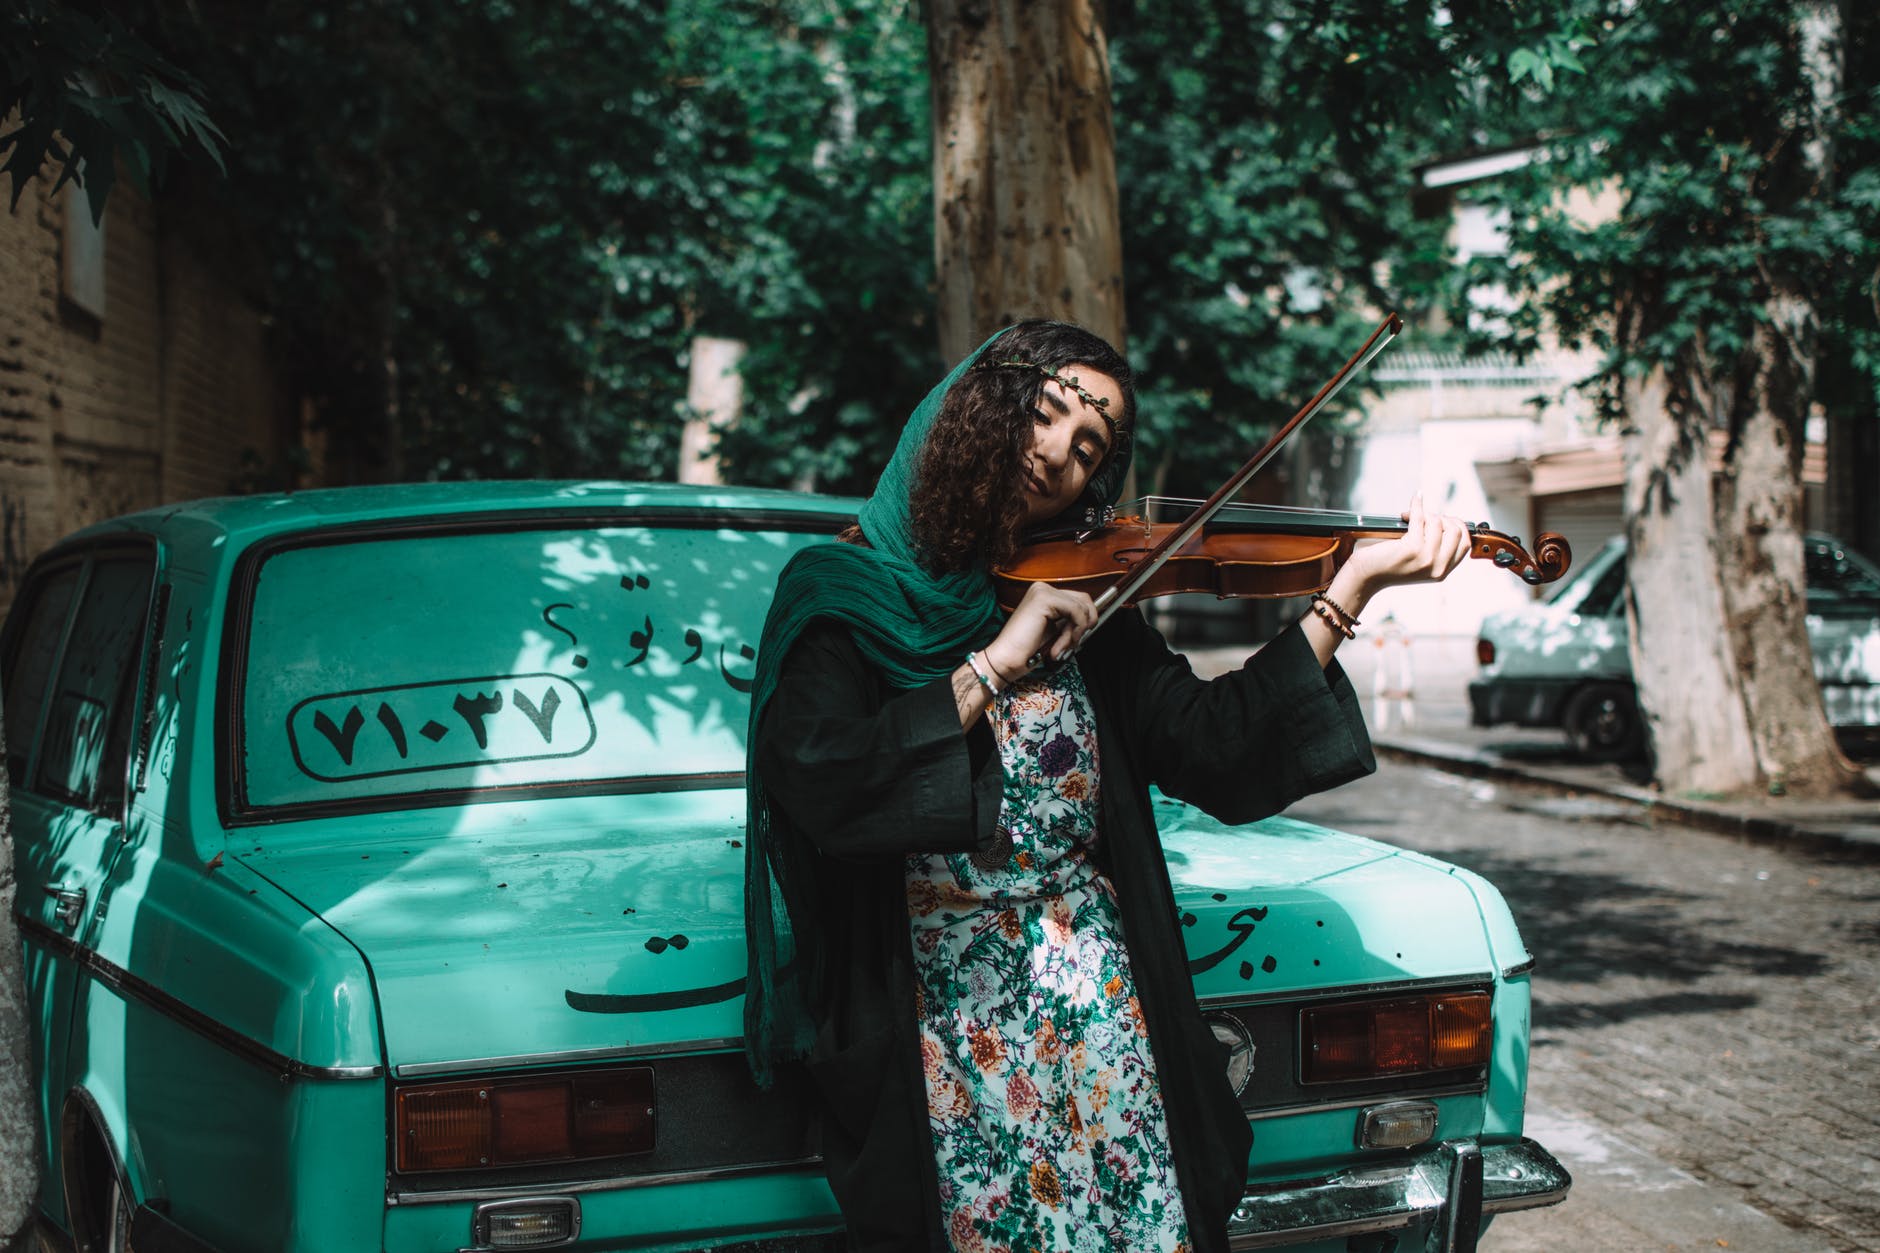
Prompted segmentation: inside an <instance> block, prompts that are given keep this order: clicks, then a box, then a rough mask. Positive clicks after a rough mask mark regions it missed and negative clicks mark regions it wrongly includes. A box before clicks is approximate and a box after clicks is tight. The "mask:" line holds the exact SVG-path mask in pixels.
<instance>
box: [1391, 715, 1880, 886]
mask: <svg viewBox="0 0 1880 1253" xmlns="http://www.w3.org/2000/svg"><path fill="white" fill-rule="evenodd" d="M1372 748H1373V749H1375V750H1376V752H1377V754H1378V755H1379V756H1381V757H1390V758H1393V759H1395V760H1399V761H1407V762H1414V763H1416V764H1418V765H1426V766H1434V767H1436V768H1437V769H1440V770H1445V771H1448V772H1450V773H1452V774H1464V775H1469V776H1471V777H1474V778H1482V779H1498V780H1503V781H1507V782H1513V783H1525V784H1529V785H1532V786H1535V787H1543V788H1548V789H1551V790H1553V791H1556V792H1568V793H1581V794H1588V795H1594V796H1605V797H1610V798H1612V799H1614V800H1622V801H1629V802H1631V803H1632V804H1635V805H1637V806H1639V807H1640V809H1641V810H1643V817H1644V818H1645V820H1646V821H1647V822H1652V821H1656V820H1659V819H1667V820H1670V821H1672V822H1678V823H1682V824H1684V825H1685V826H1690V827H1696V828H1699V829H1700V830H1705V831H1712V832H1715V833H1717V834H1719V835H1729V836H1735V837H1736V838H1738V839H1740V840H1743V841H1745V842H1747V843H1751V844H1768V845H1773V846H1778V847H1781V848H1787V849H1805V850H1807V851H1810V852H1816V853H1826V854H1832V855H1835V856H1838V857H1843V858H1849V859H1853V860H1859V861H1880V806H1875V807H1874V818H1873V820H1872V821H1871V822H1867V823H1863V824H1862V825H1864V826H1868V827H1870V828H1871V830H1872V834H1866V833H1863V832H1855V831H1847V830H1842V829H1840V828H1839V827H1837V826H1835V825H1831V824H1830V825H1822V824H1819V823H1810V822H1808V821H1807V820H1806V819H1801V820H1797V819H1789V818H1775V817H1770V816H1768V815H1766V814H1754V813H1747V812H1744V811H1743V810H1741V809H1733V808H1730V807H1728V806H1723V805H1711V804H1704V803H1702V802H1694V801H1680V800H1673V799H1671V798H1668V797H1664V796H1660V795H1659V794H1658V793H1656V792H1653V791H1651V790H1649V789H1647V788H1641V787H1634V786H1632V785H1630V784H1622V783H1609V784H1601V783H1596V782H1588V781H1586V780H1583V779H1568V778H1561V777H1559V776H1557V775H1553V774H1549V773H1545V772H1542V771H1537V770H1532V769H1529V768H1526V767H1523V766H1517V765H1513V764H1511V763H1509V762H1508V761H1506V760H1505V759H1503V758H1501V757H1499V756H1496V755H1495V754H1492V753H1480V752H1476V751H1474V750H1471V749H1454V750H1446V749H1443V748H1440V747H1437V746H1435V745H1431V744H1404V743H1399V742H1396V741H1391V740H1376V741H1373V743H1372Z"/></svg>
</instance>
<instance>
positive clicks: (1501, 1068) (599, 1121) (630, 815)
mask: <svg viewBox="0 0 1880 1253" xmlns="http://www.w3.org/2000/svg"><path fill="white" fill-rule="evenodd" d="M854 505H855V502H853V501H844V500H833V499H828V498H817V497H811V496H801V495H789V494H784V493H776V492H762V491H725V490H708V489H693V488H682V487H677V486H672V485H654V486H635V485H619V484H613V485H609V484H430V485H419V486H403V487H395V488H370V489H367V488H361V489H345V490H335V491H318V492H304V493H299V494H295V495H276V496H257V497H247V498H241V499H225V500H210V501H200V502H196V503H193V504H187V505H180V506H176V507H170V508H164V509H161V510H153V511H150V512H146V513H141V514H137V515H133V516H130V517H125V518H120V519H117V520H114V521H111V522H107V523H104V524H101V525H98V526H94V527H91V528H89V529H87V530H84V531H81V532H79V533H77V534H76V535H73V536H71V537H70V538H68V539H66V540H65V541H63V542H62V543H60V544H58V545H57V546H56V547H55V548H54V549H53V550H52V551H50V552H49V553H47V554H46V555H44V556H43V557H41V558H40V559H39V560H38V561H37V562H36V563H34V565H33V566H32V568H31V570H30V572H29V573H28V575H27V577H26V580H25V583H24V586H23V589H22V591H21V593H20V596H19V598H18V600H17V602H16V603H15V605H14V606H13V609H12V612H11V614H10V615H9V617H8V619H7V624H6V629H5V633H4V636H3V637H0V664H3V666H4V676H3V681H4V690H5V697H6V705H5V717H6V741H7V751H8V755H7V768H8V771H9V775H10V778H11V780H12V786H13V834H14V840H15V849H16V858H17V874H18V922H19V928H20V935H21V941H22V946H23V949H24V955H25V971H26V982H27V994H28V998H29V1002H30V1012H29V1013H28V1015H27V1017H28V1020H29V1021H30V1023H31V1024H32V1028H33V1030H34V1031H35V1032H36V1037H35V1038H34V1039H33V1041H32V1045H33V1054H34V1058H35V1065H36V1068H37V1084H38V1093H39V1100H40V1103H41V1112H42V1114H43V1116H44V1127H43V1135H42V1137H41V1139H40V1142H39V1143H38V1145H37V1146H36V1150H35V1151H36V1152H37V1154H38V1157H39V1161H40V1164H41V1166H42V1167H43V1168H44V1169H43V1184H42V1187H41V1190H40V1193H39V1196H38V1201H37V1217H38V1227H39V1232H40V1234H41V1236H42V1237H43V1238H44V1240H45V1241H46V1243H47V1244H48V1245H49V1246H51V1247H54V1248H65V1249H71V1248H77V1249H83V1250H93V1249H98V1250H103V1249H110V1250H118V1249H121V1248H123V1247H125V1239H126V1237H127V1236H128V1238H129V1244H130V1246H131V1247H134V1248H136V1249H138V1250H139V1251H140V1253H143V1251H145V1250H155V1249H175V1250H204V1249H223V1250H230V1251H233V1250H269V1251H275V1250H307V1251H309V1253H335V1251H349V1250H373V1249H383V1250H387V1251H388V1253H439V1251H447V1250H467V1249H497V1248H502V1249H547V1248H565V1249H571V1250H616V1249H622V1250H624V1249H633V1250H679V1249H693V1248H706V1247H710V1248H739V1249H758V1248H762V1249H765V1250H813V1249H836V1248H840V1247H842V1241H841V1237H840V1225H841V1224H840V1217H839V1215H838V1213H837V1210H836V1208H835V1205H834V1203H833V1201H832V1199H831V1197H830V1194H829V1191H828V1188H827V1186H826V1185H825V1183H824V1182H823V1179H822V1176H821V1172H820V1163H819V1159H818V1156H817V1129H816V1123H815V1118H814V1116H813V1114H812V1112H811V1106H810V1103H809V1102H808V1100H807V1097H806V1093H805V1090H804V1088H803V1087H802V1086H801V1084H800V1083H799V1082H798V1081H796V1080H795V1079H794V1078H792V1077H791V1076H790V1075H789V1074H785V1075H784V1076H783V1077H782V1079H781V1080H780V1081H779V1082H778V1084H777V1085H776V1086H775V1087H774V1088H772V1089H771V1090H769V1091H760V1090H758V1089H757V1088H756V1087H755V1086H754V1085H753V1083H752V1082H751V1080H750V1078H749V1075H748V1072H747V1069H746V1066H745V1061H744V1057H743V1055H742V1053H741V1052H740V1041H739V1034H740V1029H741V1021H742V995H743V980H744V943H743V936H742V901H743V872H744V850H743V848H742V846H741V845H742V839H743V834H744V832H743V819H744V797H743V792H742V782H743V779H742V767H743V758H744V750H743V741H744V735H745V722H746V711H747V709H748V692H749V688H750V675H751V673H752V661H753V658H754V656H755V652H754V648H755V646H756V643H757V639H758V634H759V631H760V628H761V625H762V622H763V619H764V614H765V610H766V607H767V602H768V599H769V597H770V594H771V590H772V587H773V585H774V582H775V579H776V575H777V572H778V570H779V568H780V567H781V566H782V565H783V563H784V562H785V561H786V560H787V559H788V558H789V556H790V555H791V554H792V553H793V552H795V551H796V550H797V549H798V548H800V547H802V546H803V545H805V544H810V543H814V542H818V541H821V540H823V539H825V538H826V537H827V536H828V535H830V534H831V533H832V532H833V531H835V530H836V529H838V528H839V527H840V526H842V525H843V524H844V523H846V522H847V521H848V520H849V518H850V517H851V516H852V511H853V508H854ZM1157 812H1158V814H1159V816H1160V822H1161V830H1162V834H1163V837H1164V839H1165V841H1166V844H1167V848H1168V859H1169V863H1170V866H1171V869H1172V870H1173V871H1174V878H1175V882H1176V884H1177V885H1178V900H1176V901H1172V902H1171V906H1172V907H1174V908H1178V909H1179V910H1180V911H1181V918H1182V921H1183V923H1184V924H1185V926H1186V928H1187V934H1188V936H1189V945H1190V951H1191V956H1192V962H1191V969H1192V971H1193V975H1194V980H1195V986H1196V990H1197V991H1198V993H1199V995H1200V998H1201V1000H1202V1002H1203V1004H1204V1006H1205V1008H1206V1012H1207V1014H1208V1018H1209V1021H1210V1023H1211V1024H1212V1026H1213V1029H1214V1032H1215V1034H1216V1036H1217V1037H1218V1038H1219V1039H1220V1041H1221V1045H1222V1053H1221V1062H1222V1065H1223V1066H1225V1067H1226V1068H1227V1069H1228V1071H1229V1073H1230V1075H1231V1077H1232V1079H1233V1082H1234V1085H1235V1087H1236V1088H1237V1089H1238V1091H1239V1093H1240V1100H1241V1102H1242V1104H1243V1105H1244V1107H1245V1109H1246V1111H1247V1116H1248V1117H1249V1118H1250V1119H1253V1120H1255V1123H1256V1130H1257V1134H1256V1136H1255V1139H1254V1148H1253V1153H1252V1157H1251V1159H1250V1161H1249V1162H1248V1169H1247V1180H1248V1183H1247V1192H1246V1197H1245V1201H1244V1203H1243V1204H1242V1205H1241V1207H1240V1209H1239V1210H1238V1211H1237V1213H1236V1214H1235V1216H1234V1220H1233V1222H1234V1233H1235V1246H1236V1247H1237V1248H1276V1247H1290V1248H1296V1249H1302V1250H1303V1249H1310V1250H1314V1251H1319V1250H1326V1249H1337V1250H1341V1251H1342V1250H1344V1249H1346V1247H1347V1244H1346V1241H1347V1239H1348V1238H1350V1237H1352V1236H1366V1237H1367V1238H1368V1239H1369V1241H1370V1242H1368V1243H1365V1244H1364V1247H1365V1248H1366V1249H1376V1250H1380V1251H1388V1250H1391V1249H1399V1248H1400V1249H1404V1250H1410V1249H1416V1250H1419V1251H1421V1250H1424V1249H1425V1248H1426V1247H1428V1248H1442V1249H1452V1248H1465V1247H1466V1248H1472V1247H1473V1233H1474V1230H1475V1228H1476V1225H1477V1224H1478V1223H1479V1222H1482V1221H1485V1220H1486V1216H1489V1215H1493V1214H1495V1213H1499V1212H1503V1211H1508V1210H1517V1209H1522V1208H1529V1207H1534V1206H1541V1205H1547V1204H1551V1203H1552V1202H1555V1201H1558V1200H1559V1199H1561V1197H1562V1196H1563V1195H1564V1194H1565V1192H1566V1190H1567V1187H1568V1179H1567V1175H1566V1173H1565V1172H1564V1171H1563V1170H1562V1169H1561V1168H1560V1166H1559V1164H1558V1162H1556V1161H1555V1160H1554V1159H1553V1157H1551V1156H1550V1155H1549V1154H1548V1153H1547V1151H1546V1150H1545V1149H1544V1148H1542V1147H1541V1146H1539V1145H1537V1144H1535V1143H1534V1142H1532V1141H1531V1140H1529V1139H1526V1138H1524V1137H1523V1135H1522V1110H1523V1101H1524V1096H1525V1089H1526V1079H1527V1069H1528V1022H1529V995H1530V991H1529V975H1530V971H1531V970H1532V969H1533V965H1534V961H1533V958H1532V957H1530V956H1529V954H1528V952H1527V949H1526V948H1525V947H1524V945H1523V943H1522V940H1521V936H1520V934H1519V933H1518V931H1517V930H1516V928H1515V923H1514V921H1513V919H1512V918H1511V917H1510V915H1509V912H1508V909H1507V906H1506V905H1505V904H1504V903H1503V900H1502V897H1501V896H1500V894H1499V893H1497V892H1496V890H1495V889H1494V888H1493V887H1492V886H1491V885H1490V884H1488V883H1486V882H1485V881H1483V880H1482V879H1481V878H1479V877H1478V876H1476V875H1474V874H1471V873H1469V872H1468V871H1466V870H1463V869H1461V868H1459V867H1456V866H1451V865H1446V864H1444V863H1442V862H1439V861H1435V860H1433V859H1431V858H1428V857H1424V856H1420V855H1418V854H1415V853H1410V852H1405V851H1402V850H1399V849H1396V848H1392V847H1389V846H1388V845H1384V844H1379V843H1376V842H1373V841H1371V840H1366V839H1360V838H1357V837H1355V836H1351V835H1345V834H1341V833H1339V832H1336V831H1330V830H1326V829H1323V828H1320V827H1315V826H1310V825H1307V824H1305V823H1301V822H1295V821H1289V820H1287V819H1284V818H1276V819H1272V820H1269V821H1266V822H1263V823H1258V824H1254V825H1251V826H1245V827H1228V826H1223V825H1221V824H1219V823H1216V822H1214V821H1212V820H1211V819H1209V818H1207V817H1206V816H1205V815H1203V814H1201V813H1199V812H1198V811H1195V810H1193V809H1190V808H1187V807H1186V806H1183V805H1182V804H1180V803H1178V802H1175V801H1172V800H1167V799H1163V800H1160V801H1158V809H1157ZM1432 1233H1434V1234H1432Z"/></svg>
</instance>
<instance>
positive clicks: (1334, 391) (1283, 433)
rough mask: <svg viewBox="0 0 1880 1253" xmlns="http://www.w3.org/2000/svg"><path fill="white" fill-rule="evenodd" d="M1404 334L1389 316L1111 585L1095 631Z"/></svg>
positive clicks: (1100, 601) (1100, 599) (1099, 606)
mask: <svg viewBox="0 0 1880 1253" xmlns="http://www.w3.org/2000/svg"><path fill="white" fill-rule="evenodd" d="M1402 330H1403V319H1402V318H1400V317H1398V316H1397V315H1396V314H1394V313H1392V314H1387V315H1386V316H1385V318H1384V320H1383V321H1382V322H1380V323H1378V325H1377V329H1376V330H1374V331H1372V332H1371V338H1369V339H1367V340H1365V341H1364V346H1363V347H1362V348H1359V349H1358V351H1357V352H1355V353H1353V354H1352V355H1351V360H1349V361H1347V362H1345V364H1344V367H1343V368H1342V369H1340V370H1339V371H1338V373H1336V374H1334V375H1332V377H1331V378H1330V379H1328V380H1327V381H1326V384H1325V386H1323V387H1321V388H1319V391H1318V394H1317V395H1316V396H1314V397H1313V398H1312V399H1311V400H1308V401H1307V402H1306V403H1305V404H1304V405H1303V406H1301V408H1300V410H1299V412H1297V413H1295V414H1293V415H1292V417H1291V418H1290V419H1288V420H1287V422H1286V425H1285V426H1282V427H1280V428H1279V430H1277V431H1275V432H1273V437H1272V438H1271V439H1269V440H1267V441H1266V443H1265V444H1264V445H1263V446H1262V447H1261V448H1260V451H1258V452H1256V453H1254V454H1253V456H1252V457H1251V458H1249V459H1248V461H1247V464H1246V465H1243V466H1241V467H1240V469H1238V470H1236V471H1235V472H1234V474H1233V477H1232V478H1229V479H1228V480H1227V482H1225V483H1223V484H1221V486H1220V487H1219V488H1217V489H1216V490H1215V493H1214V495H1212V496H1210V497H1208V498H1207V500H1206V501H1204V502H1203V503H1202V505H1201V507H1200V508H1198V509H1196V510H1195V511H1194V513H1192V514H1190V515H1189V516H1188V518H1187V520H1186V521H1184V522H1183V523H1182V524H1181V525H1180V526H1178V527H1176V528H1175V529H1174V530H1172V531H1170V532H1169V533H1168V534H1167V535H1165V536H1163V537H1162V539H1161V540H1160V541H1159V542H1157V544H1156V545H1155V547H1153V548H1151V549H1150V550H1149V551H1148V553H1147V554H1145V555H1144V556H1143V559H1142V560H1141V561H1138V562H1137V563H1136V564H1135V565H1133V566H1131V567H1130V569H1129V573H1127V574H1125V575H1124V576H1123V577H1122V578H1120V579H1118V580H1117V581H1116V582H1115V583H1113V584H1111V585H1110V588H1109V590H1108V591H1105V592H1103V593H1102V594H1101V595H1099V596H1098V597H1097V599H1096V602H1095V603H1096V609H1097V620H1096V622H1095V623H1094V624H1093V625H1092V626H1091V628H1090V631H1095V630H1096V629H1097V628H1098V627H1100V626H1102V625H1103V624H1104V623H1105V622H1107V621H1109V619H1110V615H1111V614H1113V613H1115V612H1116V611H1117V610H1118V609H1121V608H1122V607H1123V606H1124V605H1125V604H1126V603H1128V601H1129V598H1130V597H1131V596H1134V595H1135V594H1136V592H1137V591H1138V590H1139V589H1140V588H1141V587H1142V586H1143V584H1145V583H1147V582H1148V581H1149V580H1150V579H1151V578H1153V577H1155V572H1156V571H1157V570H1159V569H1161V568H1162V563H1163V562H1165V561H1167V560H1168V559H1169V557H1170V556H1172V555H1173V554H1174V553H1175V552H1176V551H1177V550H1179V549H1180V548H1181V546H1182V545H1183V544H1186V543H1187V542H1188V541H1189V540H1191V539H1193V538H1194V537H1195V536H1196V535H1198V534H1200V533H1201V528H1202V527H1204V526H1206V525H1207V524H1208V523H1209V522H1210V521H1212V520H1213V518H1214V515H1215V514H1217V513H1219V512H1220V511H1221V507H1222V506H1223V505H1225V504H1227V502H1228V501H1230V500H1232V499H1233V498H1234V496H1235V494H1236V493H1238V492H1239V491H1240V489H1241V488H1243V487H1245V486H1246V485H1247V483H1248V482H1249V481H1250V480H1251V479H1252V478H1253V476H1254V475H1256V474H1258V473H1259V472H1260V470H1261V468H1262V467H1263V466H1265V465H1266V463H1267V462H1268V461H1271V460H1272V459H1273V454H1274V453H1276V452H1278V451H1279V449H1280V446H1281V445H1282V444H1284V443H1285V442H1286V441H1287V440H1289V439H1291V438H1292V435H1293V432H1294V431H1297V430H1298V429H1299V428H1300V427H1302V426H1304V425H1305V424H1306V423H1307V422H1309V421H1311V420H1312V417H1313V415H1315V414H1317V413H1318V412H1319V410H1321V409H1323V408H1325V406H1326V405H1328V404H1330V403H1331V400H1332V397H1334V396H1336V395H1338V393H1339V392H1340V391H1342V390H1344V386H1345V384H1346V383H1349V382H1350V381H1351V379H1352V376H1353V375H1355V374H1357V372H1358V371H1360V370H1362V369H1363V368H1364V367H1365V366H1367V365H1369V364H1371V358H1373V357H1375V356H1377V354H1378V353H1380V352H1383V351H1384V346H1385V345H1386V344H1388V343H1390V341H1391V340H1393V339H1395V338H1397V336H1398V334H1399V333H1400V332H1401V331H1402ZM1090 631H1086V632H1084V635H1085V637H1086V638H1088V637H1089V635H1090Z"/></svg>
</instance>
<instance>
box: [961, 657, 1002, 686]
mask: <svg viewBox="0 0 1880 1253" xmlns="http://www.w3.org/2000/svg"><path fill="white" fill-rule="evenodd" d="M966 664H967V665H969V666H971V667H972V668H973V674H974V675H975V676H976V677H977V678H978V679H979V685H980V686H981V687H983V688H985V689H986V691H987V693H988V694H989V695H992V696H997V695H998V694H999V689H998V688H997V687H995V686H994V685H993V682H992V680H991V679H989V678H987V677H986V672H985V671H984V670H981V669H980V668H979V654H978V653H977V652H971V653H967V654H966ZM986 665H987V666H988V667H990V666H991V665H992V663H991V662H987V663H986Z"/></svg>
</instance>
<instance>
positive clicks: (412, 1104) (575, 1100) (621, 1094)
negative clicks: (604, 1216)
mask: <svg viewBox="0 0 1880 1253" xmlns="http://www.w3.org/2000/svg"><path fill="white" fill-rule="evenodd" d="M393 1105H394V1111H395V1112H394V1124H393V1127H394V1134H395V1137H396V1140H397V1146H398V1156H397V1161H398V1169H399V1170H400V1171H403V1172H414V1171H426V1170H477V1169H481V1168H484V1167H490V1166H521V1165H526V1164H528V1163H531V1162H571V1161H584V1160H587V1159H589V1158H596V1157H620V1156H624V1155H625V1154H628V1153H644V1152H647V1151H648V1150H650V1149H651V1148H652V1147H653V1071H652V1069H651V1068H650V1067H646V1066H635V1067H631V1068H627V1069H621V1070H595V1071H584V1072H582V1073H579V1074H571V1075H553V1076H534V1075H525V1076H517V1077H514V1078H507V1079H491V1080H484V1081H481V1082H472V1083H466V1082H452V1083H427V1084H423V1085H415V1086H411V1087H404V1088H400V1089H398V1092H397V1095H396V1096H395V1097H394V1099H393Z"/></svg>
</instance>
